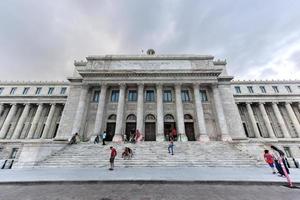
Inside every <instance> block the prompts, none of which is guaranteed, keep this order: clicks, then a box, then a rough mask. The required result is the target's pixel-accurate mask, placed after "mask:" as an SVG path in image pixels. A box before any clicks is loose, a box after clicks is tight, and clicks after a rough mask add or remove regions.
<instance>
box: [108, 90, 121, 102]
mask: <svg viewBox="0 0 300 200" xmlns="http://www.w3.org/2000/svg"><path fill="white" fill-rule="evenodd" d="M110 100H111V102H118V101H119V90H112V91H111V98H110Z"/></svg>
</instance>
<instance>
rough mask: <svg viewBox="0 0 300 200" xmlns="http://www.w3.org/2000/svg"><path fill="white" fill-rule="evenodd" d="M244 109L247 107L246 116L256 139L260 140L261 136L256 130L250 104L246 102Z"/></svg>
mask: <svg viewBox="0 0 300 200" xmlns="http://www.w3.org/2000/svg"><path fill="white" fill-rule="evenodd" d="M246 107H247V112H248V115H249V118H250V121H251V125H252V127H253V131H254V135H255V137H256V138H261V135H260V134H259V130H258V128H257V124H256V119H255V117H254V114H253V110H252V107H251V104H250V103H248V102H247V103H246Z"/></svg>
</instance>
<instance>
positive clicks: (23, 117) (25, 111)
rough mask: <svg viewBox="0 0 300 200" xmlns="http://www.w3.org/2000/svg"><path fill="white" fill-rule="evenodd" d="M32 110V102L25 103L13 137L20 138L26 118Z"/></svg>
mask: <svg viewBox="0 0 300 200" xmlns="http://www.w3.org/2000/svg"><path fill="white" fill-rule="evenodd" d="M29 110H30V104H25V107H24V109H23V112H22V115H21V117H20V119H19V121H18V124H17V127H16V129H15V131H14V134H13V135H12V137H11V139H19V137H20V134H21V131H22V128H23V126H24V123H25V121H26V118H27V117H28V114H29Z"/></svg>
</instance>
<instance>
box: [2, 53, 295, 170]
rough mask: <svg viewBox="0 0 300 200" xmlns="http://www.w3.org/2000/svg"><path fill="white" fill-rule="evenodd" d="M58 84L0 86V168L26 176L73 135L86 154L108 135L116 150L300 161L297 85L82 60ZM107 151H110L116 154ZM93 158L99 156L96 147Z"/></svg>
mask: <svg viewBox="0 0 300 200" xmlns="http://www.w3.org/2000/svg"><path fill="white" fill-rule="evenodd" d="M74 66H75V68H74V73H73V75H72V76H71V77H68V78H67V81H65V82H46V81H45V82H34V81H28V82H18V81H12V82H3V81H2V82H0V156H1V157H0V159H1V161H2V162H1V163H0V167H1V166H3V168H5V167H7V165H10V166H9V167H12V168H14V167H16V168H18V167H19V168H22V167H24V166H34V165H36V164H37V163H39V162H40V161H42V160H45V159H46V158H47V157H49V156H51V155H52V154H54V153H56V152H59V151H62V150H63V149H64V148H66V146H67V141H68V140H69V139H70V138H71V137H72V135H73V134H75V133H79V135H80V138H81V141H82V143H85V144H87V145H88V144H91V141H93V140H94V138H95V136H96V135H99V134H100V133H102V132H103V131H106V132H107V135H108V138H107V139H108V140H109V141H112V142H115V143H121V142H122V141H123V140H124V136H125V137H126V135H128V134H129V133H130V131H132V130H136V129H137V130H139V131H140V133H141V134H142V135H143V141H142V142H141V143H147V142H149V143H151V144H154V143H155V142H157V143H164V141H166V135H167V134H169V132H170V131H171V130H172V129H173V128H175V129H176V130H177V133H178V136H179V137H178V141H176V143H192V144H194V145H201V146H205V145H206V144H210V143H212V142H220V144H221V143H222V144H224V143H225V144H227V143H228V144H237V145H241V144H242V145H243V148H244V149H245V148H246V147H247V145H248V146H249V148H248V149H247V151H257V152H254V153H253V154H255V155H258V154H261V153H262V152H261V149H256V148H255V145H256V146H259V147H264V146H266V145H269V144H273V145H277V146H278V147H279V148H281V149H282V150H283V151H284V152H285V153H286V155H287V157H288V159H289V160H290V161H291V162H290V165H291V166H293V165H294V164H293V161H292V160H294V159H295V158H300V80H293V81H291V80H289V81H284V80H282V81H281V80H272V81H256V80H255V81H238V80H234V77H233V76H231V75H230V74H228V73H227V70H226V61H224V60H217V59H214V57H213V56H210V55H156V54H155V53H154V51H148V53H147V54H145V55H103V56H88V57H86V60H84V61H75V62H74ZM115 143H113V144H115ZM99 148H100V147H99Z"/></svg>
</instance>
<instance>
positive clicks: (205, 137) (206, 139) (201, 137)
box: [198, 135, 209, 142]
mask: <svg viewBox="0 0 300 200" xmlns="http://www.w3.org/2000/svg"><path fill="white" fill-rule="evenodd" d="M198 141H199V142H208V141H209V137H208V136H207V135H200V136H199V138H198Z"/></svg>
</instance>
